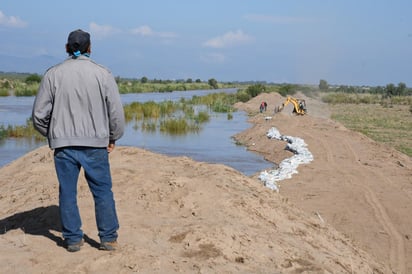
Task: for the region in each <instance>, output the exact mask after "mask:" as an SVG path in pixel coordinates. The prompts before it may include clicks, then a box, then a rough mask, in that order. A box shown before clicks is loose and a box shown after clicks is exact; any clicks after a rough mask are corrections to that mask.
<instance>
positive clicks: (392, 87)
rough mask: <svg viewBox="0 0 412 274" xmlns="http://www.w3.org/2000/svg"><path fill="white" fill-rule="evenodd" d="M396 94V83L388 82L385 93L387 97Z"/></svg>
mask: <svg viewBox="0 0 412 274" xmlns="http://www.w3.org/2000/svg"><path fill="white" fill-rule="evenodd" d="M395 94H396V87H395V85H394V84H392V83H390V84H387V85H386V87H385V95H386V97H392V96H393V95H395Z"/></svg>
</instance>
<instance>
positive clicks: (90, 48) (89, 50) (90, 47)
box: [87, 44, 92, 54]
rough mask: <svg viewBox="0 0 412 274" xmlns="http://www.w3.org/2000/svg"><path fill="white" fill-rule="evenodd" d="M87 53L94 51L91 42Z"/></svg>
mask: <svg viewBox="0 0 412 274" xmlns="http://www.w3.org/2000/svg"><path fill="white" fill-rule="evenodd" d="M87 53H89V54H90V53H92V44H89V46H88V47H87Z"/></svg>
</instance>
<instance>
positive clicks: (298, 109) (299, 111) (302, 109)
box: [275, 96, 307, 115]
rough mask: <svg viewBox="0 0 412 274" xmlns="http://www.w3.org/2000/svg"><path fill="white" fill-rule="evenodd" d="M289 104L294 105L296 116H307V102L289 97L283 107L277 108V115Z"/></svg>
mask: <svg viewBox="0 0 412 274" xmlns="http://www.w3.org/2000/svg"><path fill="white" fill-rule="evenodd" d="M289 103H292V104H293V112H292V113H295V114H296V115H305V114H306V113H307V110H306V102H305V100H303V99H296V98H293V97H291V96H288V97H287V98H286V100H285V102H283V104H282V105H281V106H278V107H276V108H275V113H278V112H281V111H282V110H283V108H284V107H285V106H286V105H288V104H289Z"/></svg>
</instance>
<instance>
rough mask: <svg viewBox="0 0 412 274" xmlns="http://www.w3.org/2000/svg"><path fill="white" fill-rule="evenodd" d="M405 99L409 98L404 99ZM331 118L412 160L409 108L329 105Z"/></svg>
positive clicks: (404, 106) (399, 105) (354, 104)
mask: <svg viewBox="0 0 412 274" xmlns="http://www.w3.org/2000/svg"><path fill="white" fill-rule="evenodd" d="M405 100H408V99H405ZM330 108H331V111H332V116H331V118H332V119H334V120H336V121H338V122H340V123H342V124H343V125H344V126H345V127H347V128H349V129H351V130H354V131H357V132H361V133H362V134H364V135H366V136H368V137H369V138H371V139H372V140H375V141H377V142H381V143H385V144H388V145H390V146H391V147H393V148H395V149H396V150H398V151H400V152H402V153H405V154H406V155H408V156H410V157H412V113H411V112H410V110H409V109H410V106H408V105H401V104H396V105H395V104H391V106H390V107H387V106H384V105H381V104H360V103H351V104H332V105H331V106H330Z"/></svg>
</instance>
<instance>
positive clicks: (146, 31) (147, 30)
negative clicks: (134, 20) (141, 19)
mask: <svg viewBox="0 0 412 274" xmlns="http://www.w3.org/2000/svg"><path fill="white" fill-rule="evenodd" d="M131 33H132V34H136V35H141V36H146V37H160V38H175V37H176V36H177V35H176V34H175V33H173V32H156V31H154V30H153V29H152V28H151V27H149V26H147V25H143V26H140V27H137V28H134V29H132V30H131Z"/></svg>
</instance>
